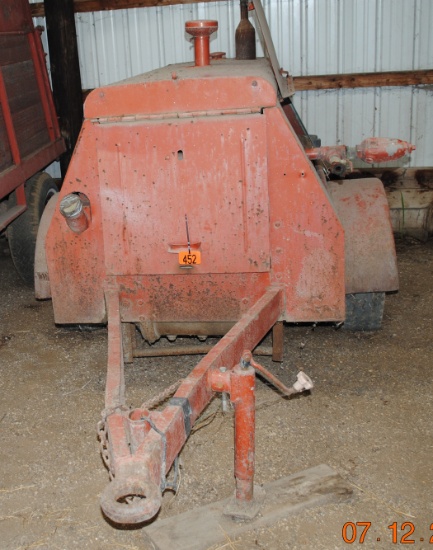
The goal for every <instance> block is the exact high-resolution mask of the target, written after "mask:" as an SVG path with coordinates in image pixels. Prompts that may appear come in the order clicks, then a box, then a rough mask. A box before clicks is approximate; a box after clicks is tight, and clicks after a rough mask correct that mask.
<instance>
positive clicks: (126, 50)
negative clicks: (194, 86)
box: [31, 0, 433, 166]
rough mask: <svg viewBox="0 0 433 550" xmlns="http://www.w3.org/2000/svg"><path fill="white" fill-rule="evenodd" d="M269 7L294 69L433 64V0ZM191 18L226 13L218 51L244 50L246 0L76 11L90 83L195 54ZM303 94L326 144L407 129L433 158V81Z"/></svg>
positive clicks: (306, 1) (344, 0)
mask: <svg viewBox="0 0 433 550" xmlns="http://www.w3.org/2000/svg"><path fill="white" fill-rule="evenodd" d="M31 1H34V0H31ZM264 8H265V12H266V15H267V18H268V21H269V26H270V29H271V33H272V36H273V39H274V42H275V47H276V50H277V55H278V58H279V60H280V64H281V65H282V66H283V67H284V68H285V69H287V70H289V71H290V73H291V74H292V75H295V76H298V75H318V74H334V73H354V72H374V71H400V70H417V69H431V68H432V67H433V37H432V32H431V29H432V28H433V1H432V0H264ZM189 19H217V20H218V21H219V31H218V33H217V35H216V36H214V37H213V38H212V40H211V50H213V51H225V52H227V56H228V57H231V56H233V55H234V30H235V28H236V25H237V23H238V20H239V7H238V1H237V0H234V1H230V2H212V3H205V4H184V5H176V6H166V7H163V8H162V7H154V8H139V9H129V10H117V11H112V12H110V11H104V12H94V13H79V14H76V24H77V34H78V45H79V54H80V63H81V75H82V85H83V88H85V89H86V88H94V87H97V86H101V85H104V84H109V83H111V82H115V81H117V80H121V79H124V78H128V77H130V76H133V75H136V74H139V73H142V72H145V71H148V70H151V69H154V68H157V67H160V66H163V65H167V64H171V63H178V62H184V61H190V60H192V58H193V50H192V45H191V43H190V42H189V40H188V35H186V34H185V32H184V24H185V21H187V20H189ZM38 23H39V24H42V25H43V24H44V22H43V20H38ZM261 52H262V50H261V47H260V44H259V47H258V53H259V54H261ZM294 101H295V104H296V106H297V108H298V110H299V111H300V114H301V117H302V119H303V120H304V122H305V125H306V126H307V128H308V130H309V131H310V132H311V133H314V134H318V135H319V136H320V137H321V138H322V144H323V145H332V144H335V143H345V144H347V145H354V144H356V143H358V142H359V141H361V140H362V139H363V138H364V137H368V136H371V135H377V136H388V137H399V138H402V139H406V140H409V141H411V142H412V143H415V145H416V146H417V151H416V152H415V153H414V154H413V155H412V160H411V161H410V164H411V165H412V166H432V165H433V145H432V144H433V124H432V121H433V89H432V87H428V86H424V87H422V86H420V87H404V88H396V87H389V88H364V89H353V90H352V89H345V90H324V91H311V92H299V93H297V94H296V96H295V100H294ZM393 164H394V165H395V164H396V163H393Z"/></svg>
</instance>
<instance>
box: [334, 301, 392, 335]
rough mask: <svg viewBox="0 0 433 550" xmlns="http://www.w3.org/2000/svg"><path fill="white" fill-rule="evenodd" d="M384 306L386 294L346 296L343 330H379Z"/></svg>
mask: <svg viewBox="0 0 433 550" xmlns="http://www.w3.org/2000/svg"><path fill="white" fill-rule="evenodd" d="M384 305H385V292H360V293H357V294H346V320H345V321H344V325H343V328H344V329H345V330H351V331H369V330H379V329H380V327H381V326H382V317H383V308H384Z"/></svg>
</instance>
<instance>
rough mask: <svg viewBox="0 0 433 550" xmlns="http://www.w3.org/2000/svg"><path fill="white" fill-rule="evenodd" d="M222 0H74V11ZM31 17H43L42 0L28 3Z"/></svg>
mask: <svg viewBox="0 0 433 550" xmlns="http://www.w3.org/2000/svg"><path fill="white" fill-rule="evenodd" d="M215 1H222V0H74V11H75V13H79V12H81V13H83V12H90V11H105V10H124V9H127V8H151V7H155V6H173V5H175V4H198V3H199V2H215ZM30 10H31V12H32V17H44V15H45V6H44V2H36V3H35V4H30Z"/></svg>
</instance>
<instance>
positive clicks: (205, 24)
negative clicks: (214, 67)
mask: <svg viewBox="0 0 433 550" xmlns="http://www.w3.org/2000/svg"><path fill="white" fill-rule="evenodd" d="M217 30H218V21H212V20H208V19H203V20H197V21H187V22H186V23H185V32H187V33H188V34H190V35H191V36H192V37H193V38H194V58H195V66H196V67H205V66H206V65H210V53H209V52H210V47H209V38H210V35H211V34H212V33H214V32H215V31H217Z"/></svg>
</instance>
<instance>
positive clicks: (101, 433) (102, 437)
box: [97, 420, 114, 481]
mask: <svg viewBox="0 0 433 550" xmlns="http://www.w3.org/2000/svg"><path fill="white" fill-rule="evenodd" d="M97 431H98V439H99V452H100V453H101V456H102V460H103V462H104V464H105V466H106V468H107V470H108V474H109V476H110V481H113V478H114V474H113V471H112V469H111V461H110V452H109V450H108V433H107V425H106V423H105V421H104V420H100V421H99V422H98V425H97Z"/></svg>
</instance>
